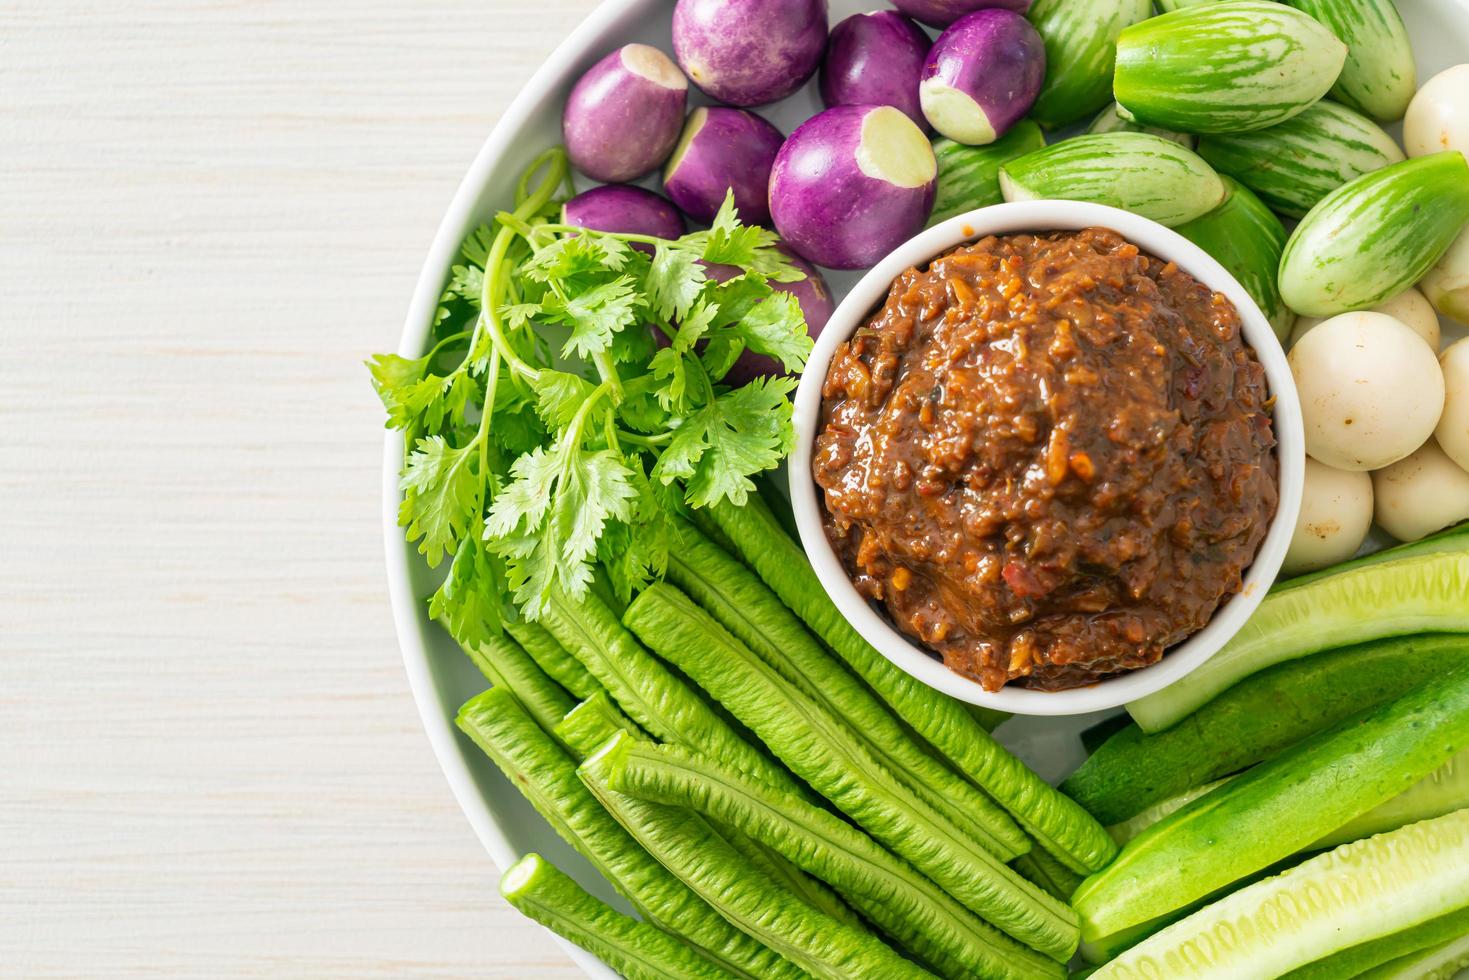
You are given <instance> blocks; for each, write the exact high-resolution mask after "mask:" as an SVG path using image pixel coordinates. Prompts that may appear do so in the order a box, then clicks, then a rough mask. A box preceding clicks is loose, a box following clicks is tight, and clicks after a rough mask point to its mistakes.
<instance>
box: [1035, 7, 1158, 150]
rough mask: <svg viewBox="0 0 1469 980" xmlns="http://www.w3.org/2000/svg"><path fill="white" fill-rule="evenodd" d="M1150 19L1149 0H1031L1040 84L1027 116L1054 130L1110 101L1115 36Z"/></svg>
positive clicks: (1089, 113) (1151, 9) (1115, 52)
mask: <svg viewBox="0 0 1469 980" xmlns="http://www.w3.org/2000/svg"><path fill="white" fill-rule="evenodd" d="M1152 15H1153V3H1152V0H1035V4H1034V6H1032V7H1031V8H1030V13H1029V14H1028V15H1027V16H1028V17H1029V18H1030V22H1031V23H1032V24H1034V25H1035V29H1036V30H1037V31H1038V32H1040V36H1041V38H1042V39H1043V40H1044V41H1045V42H1046V82H1045V85H1044V86H1042V88H1041V94H1040V96H1039V97H1038V98H1037V99H1036V100H1035V105H1033V106H1031V108H1030V116H1031V118H1032V119H1034V120H1035V121H1036V122H1038V123H1040V124H1041V125H1042V126H1045V127H1046V128H1047V129H1054V128H1056V127H1058V126H1066V125H1070V124H1071V123H1074V122H1078V121H1080V120H1082V119H1084V118H1086V117H1087V116H1089V115H1091V114H1092V113H1094V112H1096V111H1097V110H1098V109H1100V108H1102V106H1104V105H1106V104H1107V103H1108V102H1110V101H1112V65H1113V61H1114V60H1115V58H1116V55H1117V35H1118V34H1120V33H1122V30H1123V28H1125V27H1127V26H1129V25H1131V24H1136V23H1138V22H1139V21H1143V20H1146V19H1147V18H1149V17H1151V16H1152Z"/></svg>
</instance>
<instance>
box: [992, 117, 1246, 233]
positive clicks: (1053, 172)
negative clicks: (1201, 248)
mask: <svg viewBox="0 0 1469 980" xmlns="http://www.w3.org/2000/svg"><path fill="white" fill-rule="evenodd" d="M1000 190H1001V191H1003V192H1004V195H1005V200H1007V201H1034V200H1037V199H1060V200H1066V201H1091V202H1093V203H1096V204H1107V205H1111V206H1112V207H1114V208H1122V209H1124V210H1127V211H1131V212H1133V213H1135V214H1140V215H1142V216H1143V217H1145V218H1151V219H1153V220H1154V221H1157V222H1160V223H1161V224H1165V225H1168V226H1169V227H1172V226H1174V225H1181V224H1183V223H1184V222H1185V221H1192V220H1194V219H1195V218H1198V217H1201V216H1203V215H1205V214H1208V213H1209V212H1210V211H1212V210H1214V209H1215V208H1216V207H1218V206H1219V205H1220V204H1221V203H1222V202H1223V201H1224V182H1223V181H1222V180H1220V179H1219V175H1218V174H1217V173H1215V172H1214V169H1213V168H1212V167H1210V166H1209V165H1208V164H1207V163H1205V162H1204V160H1203V158H1201V157H1200V156H1199V155H1198V154H1197V153H1194V152H1193V151H1192V150H1189V149H1187V148H1185V147H1182V146H1179V145H1178V144H1177V143H1175V142H1173V141H1172V140H1166V139H1164V138H1163V137H1161V136H1154V135H1152V134H1151V133H1096V134H1092V135H1087V136H1077V137H1075V138H1073V139H1069V140H1063V141H1062V142H1060V143H1055V144H1052V145H1051V146H1048V147H1046V148H1045V149H1043V150H1036V151H1035V152H1034V153H1027V154H1026V155H1025V156H1023V157H1019V158H1017V159H1014V160H1010V161H1008V162H1006V163H1005V164H1003V165H1002V166H1001V167H1000Z"/></svg>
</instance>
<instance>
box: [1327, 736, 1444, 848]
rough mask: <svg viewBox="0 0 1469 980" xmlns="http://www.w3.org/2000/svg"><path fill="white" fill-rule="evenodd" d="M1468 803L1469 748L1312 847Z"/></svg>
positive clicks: (1334, 844) (1428, 817) (1391, 827)
mask: <svg viewBox="0 0 1469 980" xmlns="http://www.w3.org/2000/svg"><path fill="white" fill-rule="evenodd" d="M1465 807H1469V752H1460V753H1459V754H1458V755H1456V756H1454V757H1453V758H1451V759H1449V761H1447V762H1445V763H1444V764H1443V765H1441V766H1439V767H1438V768H1437V769H1435V770H1434V771H1433V772H1431V773H1429V774H1428V775H1427V776H1424V777H1423V778H1422V779H1420V780H1419V781H1418V782H1416V783H1414V784H1413V785H1412V786H1411V787H1409V788H1408V789H1407V790H1406V791H1404V792H1403V793H1400V794H1399V795H1397V796H1394V797H1393V798H1392V799H1390V800H1388V801H1387V802H1386V803H1384V804H1382V805H1381V806H1379V807H1377V808H1376V809H1373V810H1368V811H1367V812H1366V813H1364V814H1362V815H1361V816H1360V817H1357V818H1356V819H1355V820H1353V821H1351V822H1350V823H1348V824H1346V825H1345V826H1343V827H1341V828H1340V829H1338V830H1334V831H1332V832H1331V833H1329V834H1327V835H1326V836H1325V837H1323V838H1321V839H1320V840H1319V841H1317V842H1316V843H1315V844H1313V845H1312V847H1314V848H1328V847H1337V846H1339V845H1341V844H1347V843H1350V842H1351V841H1354V840H1361V839H1362V838H1364V837H1371V836H1372V835H1373V834H1381V833H1385V832H1387V831H1389V830H1397V829H1398V828H1399V827H1403V826H1406V825H1407V824H1410V823H1417V822H1418V821H1419V820H1431V819H1433V818H1434V817H1441V816H1443V815H1444V814H1445V813H1452V812H1454V811H1455V810H1462V809H1463V808H1465Z"/></svg>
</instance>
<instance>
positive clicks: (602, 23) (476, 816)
mask: <svg viewBox="0 0 1469 980" xmlns="http://www.w3.org/2000/svg"><path fill="white" fill-rule="evenodd" d="M884 6H886V5H885V4H882V3H877V2H871V0H868V2H863V0H831V21H832V23H833V24H835V23H836V22H837V21H838V20H840V19H842V18H843V17H846V16H848V15H850V14H853V13H857V12H859V11H862V10H872V9H877V8H881V7H884ZM1398 8H1399V9H1400V10H1401V11H1402V14H1403V19H1404V20H1405V21H1406V22H1407V24H1408V29H1409V32H1410V33H1411V35H1412V37H1413V43H1414V46H1415V48H1416V50H1417V54H1418V66H1419V73H1420V80H1424V79H1427V78H1428V77H1429V76H1430V75H1432V74H1435V73H1436V72H1438V71H1440V70H1442V69H1443V68H1446V67H1448V66H1449V65H1453V64H1457V63H1460V62H1463V61H1469V0H1398ZM671 9H672V3H671V2H670V0H603V2H602V3H600V4H599V5H598V6H597V7H596V8H595V9H594V10H593V11H592V13H591V15H590V16H588V18H587V19H586V21H585V22H583V23H582V25H581V26H580V27H578V28H577V29H576V30H575V31H573V32H572V34H571V35H570V36H569V37H568V38H567V39H566V40H565V41H564V42H563V43H562V44H561V46H560V47H558V48H557V49H556V51H555V52H554V53H553V54H552V55H551V57H550V58H549V59H547V61H546V63H545V64H544V65H542V66H541V68H540V69H539V70H538V71H537V72H536V73H535V75H533V76H532V77H531V78H530V80H529V81H528V82H527V83H526V86H525V89H524V90H523V91H522V92H521V93H520V95H519V96H518V97H517V98H516V99H515V101H514V102H513V103H511V105H510V107H509V109H508V110H507V111H506V112H505V115H504V116H503V117H501V119H500V122H499V123H498V124H497V125H496V126H495V128H494V130H493V131H492V132H491V133H490V135H489V138H488V139H487V140H486V141H485V145H484V147H483V148H482V149H481V150H480V152H479V155H478V156H477V157H476V158H475V160H474V163H473V164H472V165H471V166H470V168H469V172H468V173H467V174H466V175H465V177H464V180H463V182H462V183H461V184H460V186H459V190H458V192H457V193H456V194H455V196H454V200H453V202H452V203H451V204H450V206H449V210H448V213H447V214H445V216H444V219H443V221H442V222H441V223H440V224H439V230H438V233H437V234H436V236H435V238H434V242H433V245H432V246H431V247H430V249H429V253H428V258H427V259H426V260H425V262H424V266H423V271H422V273H421V274H420V275H419V279H418V285H417V287H416V289H415V291H414V295H413V302H412V305H411V306H410V307H409V311H408V319H407V322H406V324H405V326H404V328H403V338H402V341H401V343H400V344H399V346H398V352H399V353H400V354H402V355H404V356H406V357H417V356H418V355H420V354H421V353H423V349H424V346H425V343H424V341H425V339H426V338H427V337H428V333H429V325H430V321H431V319H432V317H433V313H434V309H435V308H436V306H437V304H438V298H439V293H440V291H441V290H442V288H443V284H444V280H445V277H446V272H447V270H448V268H449V266H450V265H451V264H452V262H453V260H454V256H455V254H456V253H457V251H458V248H459V243H460V241H461V240H462V239H463V238H464V236H465V235H466V234H467V233H468V232H470V231H472V230H473V229H474V228H475V227H477V226H479V225H481V224H483V223H485V222H486V221H487V220H488V219H489V218H490V217H491V216H492V215H493V214H494V213H495V211H496V210H498V208H499V207H500V206H501V205H502V204H503V203H504V202H505V201H507V200H509V199H510V198H511V197H512V196H513V192H514V183H515V180H516V179H517V178H518V177H519V175H520V173H521V171H522V170H523V169H524V168H525V167H526V165H527V164H529V162H530V161H531V159H532V158H533V157H534V156H535V155H536V154H537V153H539V152H540V151H541V150H543V149H544V148H545V147H547V146H550V145H551V144H553V143H556V142H559V141H560V136H561V105H562V102H563V100H564V99H565V97H566V94H567V92H569V91H570V89H571V86H572V84H573V83H574V82H575V81H576V79H577V78H578V77H579V76H580V74H581V72H583V71H585V70H586V69H587V68H588V67H590V66H591V65H592V64H593V63H594V62H595V61H596V60H597V59H598V58H600V57H602V56H603V55H604V54H606V53H607V52H608V51H610V50H612V49H613V48H615V47H617V46H619V45H622V44H626V43H628V42H630V41H642V42H644V43H647V44H653V45H657V46H658V47H661V48H663V49H664V50H665V51H670V50H671V45H670V39H669V15H670V11H671ZM690 91H691V94H693V92H694V90H692V89H691V90H690ZM820 108H821V105H820V100H819V98H818V96H817V95H816V93H815V86H814V85H807V86H806V87H805V88H804V89H802V90H801V91H800V92H797V93H796V94H795V95H793V96H791V97H790V98H789V99H786V100H785V101H784V102H781V103H780V104H778V105H776V106H773V107H765V108H762V109H760V110H759V111H760V112H761V113H762V114H763V115H765V116H767V117H768V118H769V119H770V120H771V121H772V122H774V123H775V124H776V125H777V126H779V127H780V128H781V130H782V131H783V132H790V131H791V130H792V129H793V128H794V127H795V126H796V125H798V124H799V123H800V122H802V121H803V120H805V119H806V118H808V117H809V116H811V115H813V114H814V113H816V112H817V111H818V110H819V109H820ZM1395 135H1396V134H1395ZM650 186H651V185H650ZM857 278H858V275H857V274H853V273H835V274H828V276H827V279H828V281H829V282H830V284H831V286H832V289H833V291H834V292H835V293H836V296H837V297H838V298H840V297H841V296H843V295H845V294H846V291H847V289H848V288H849V287H850V286H851V285H852V284H853V283H854V282H855V281H856V280H857ZM402 454H403V444H402V440H401V438H400V437H399V436H398V434H397V433H389V435H388V437H387V441H386V446H385V450H384V459H383V533H384V536H385V542H386V546H387V567H388V586H389V591H390V593H391V597H392V603H393V618H394V622H395V624H396V626H397V631H398V642H399V644H400V645H401V646H402V648H403V661H404V665H405V666H406V667H407V671H408V680H409V683H410V685H411V686H412V688H413V696H414V700H415V701H416V702H417V704H418V710H419V714H420V715H421V716H422V718H423V726H424V729H425V730H426V731H427V733H428V737H429V742H430V743H431V744H432V746H433V750H434V755H435V756H436V757H437V758H438V760H439V765H440V766H441V767H442V768H443V770H444V775H445V776H446V777H447V778H448V780H449V787H450V789H452V790H453V792H454V797H455V799H457V800H458V801H459V805H460V807H461V808H462V809H463V810H464V814H465V816H466V817H468V819H469V822H470V825H471V826H473V827H474V831H475V833H476V834H477V835H478V836H479V839H480V841H481V842H482V843H483V844H484V845H485V849H486V850H487V851H489V854H490V858H491V859H492V860H493V861H494V863H495V865H496V866H497V867H499V868H504V867H507V866H509V865H510V864H511V863H512V862H513V861H514V860H515V859H516V857H518V856H519V855H520V854H523V853H525V852H526V851H539V852H540V853H542V854H544V855H545V856H546V857H547V858H548V859H550V860H551V861H553V862H555V863H556V864H557V865H558V866H560V867H562V868H563V869H565V870H566V871H567V872H568V873H570V874H572V875H574V876H575V877H577V878H578V879H579V880H581V881H582V883H583V884H585V885H587V886H588V887H589V888H590V889H591V890H592V891H593V892H594V893H595V894H597V895H599V896H600V897H602V898H605V899H608V900H611V901H614V902H615V903H616V904H619V905H621V902H620V900H619V899H617V897H616V896H615V895H613V893H612V891H611V889H610V888H608V887H606V886H605V885H604V884H602V883H601V882H600V880H599V879H598V877H597V875H596V874H595V873H594V872H593V871H592V869H591V867H590V866H589V865H588V864H587V863H586V862H585V861H583V860H582V859H581V857H580V856H579V855H577V854H575V853H574V852H572V851H571V849H570V848H569V847H567V846H566V845H565V844H564V843H562V841H561V840H560V838H558V837H557V836H556V834H555V832H554V831H552V830H551V828H550V827H549V826H548V825H547V824H546V822H545V821H544V820H542V819H541V818H540V817H539V816H538V815H537V814H536V813H535V811H534V810H532V809H531V807H530V805H529V804H528V803H526V802H525V800H524V799H522V798H521V796H520V794H519V793H518V792H516V791H515V789H514V788H513V787H511V786H510V785H509V784H508V783H507V782H506V781H505V780H504V779H503V778H502V777H501V776H500V774H499V772H498V770H496V769H495V767H494V765H493V764H492V763H491V762H490V761H489V760H488V759H486V758H485V757H484V755H483V754H481V753H480V752H479V750H478V749H476V748H475V747H474V746H473V745H472V744H471V743H470V742H469V741H468V740H467V739H464V738H462V737H460V736H459V734H458V731H457V730H456V729H455V727H454V715H455V713H456V712H457V711H458V709H459V706H460V705H461V704H463V703H464V702H465V701H467V700H468V699H469V698H471V697H473V696H474V695H475V694H477V693H479V692H480V691H482V690H484V687H485V683H484V679H483V678H482V677H481V676H480V674H479V672H478V671H477V670H475V668H474V666H473V665H472V664H470V662H469V660H468V659H467V658H466V657H465V656H464V655H463V654H462V653H461V652H460V651H459V650H458V648H457V647H456V646H455V644H454V643H453V641H452V640H450V639H449V637H448V636H447V635H445V634H444V633H443V632H442V631H441V630H440V629H439V628H438V627H437V626H435V625H434V624H433V623H431V622H430V621H429V618H428V607H427V603H426V602H425V601H424V600H425V597H426V596H428V595H429V594H430V593H432V591H433V589H434V588H435V586H436V581H435V576H434V574H433V573H432V572H430V570H429V569H428V568H427V567H426V566H425V565H424V564H423V562H422V560H421V559H420V558H419V557H418V555H417V553H416V552H415V551H414V549H413V548H412V547H410V546H408V545H406V544H405V542H404V540H403V533H402V529H400V528H399V527H398V522H397V512H398V501H399V494H398V488H397V480H398V468H399V465H400V463H401V461H402V458H403V455H402ZM1101 717H1103V715H1101V714H1091V715H1076V716H1072V717H1070V718H1062V719H1045V718H1030V719H1017V720H1016V721H1013V722H1011V723H1009V724H1007V725H1005V726H1004V728H1003V729H1002V730H1001V732H1000V735H1001V740H1002V741H1004V742H1005V743H1007V744H1008V745H1009V746H1010V747H1011V748H1012V749H1014V750H1015V751H1016V752H1018V753H1019V754H1020V755H1021V756H1022V757H1023V758H1024V759H1025V760H1026V761H1027V762H1029V763H1030V764H1031V765H1032V766H1033V767H1034V768H1035V769H1036V770H1037V771H1038V772H1039V773H1040V774H1041V775H1042V776H1044V777H1046V778H1048V779H1058V778H1060V777H1061V776H1064V775H1065V774H1066V773H1068V772H1070V771H1071V769H1073V768H1074V767H1075V766H1076V765H1078V764H1079V763H1080V761H1081V759H1082V753H1081V746H1080V743H1079V742H1078V741H1077V737H1076V736H1077V733H1079V732H1080V731H1082V730H1083V729H1084V728H1086V727H1088V726H1089V725H1091V724H1094V723H1095V722H1096V721H1098V720H1099V719H1100V718H1101ZM482 870H483V872H484V873H486V874H489V873H491V869H489V868H484V869H482ZM624 907H625V906H624ZM558 942H560V940H559V939H558ZM561 945H562V946H563V948H565V949H566V951H567V953H568V954H569V955H570V956H571V958H572V959H573V960H575V961H576V962H577V963H578V964H579V965H580V966H581V967H582V968H583V969H585V970H586V972H587V974H588V975H589V976H592V977H597V978H600V980H614V978H615V976H616V974H614V973H613V972H612V971H611V970H609V969H608V968H607V967H605V966H603V965H602V964H601V963H600V962H599V961H598V960H597V959H596V958H595V957H592V956H590V955H588V954H587V953H584V952H582V951H581V950H579V949H576V948H574V947H572V946H570V945H569V944H566V943H562V944H561Z"/></svg>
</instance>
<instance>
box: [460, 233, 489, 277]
mask: <svg viewBox="0 0 1469 980" xmlns="http://www.w3.org/2000/svg"><path fill="white" fill-rule="evenodd" d="M494 243H495V230H494V229H493V228H491V227H490V226H489V225H480V226H479V227H478V228H476V229H475V230H474V231H472V232H470V233H469V237H468V238H466V239H464V242H463V244H461V245H460V246H459V254H460V255H462V256H464V257H465V258H466V259H468V260H469V261H470V262H472V263H474V264H475V265H477V266H479V267H480V268H481V269H483V268H484V267H485V263H486V262H488V261H489V260H490V246H492V245H493V244H494Z"/></svg>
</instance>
